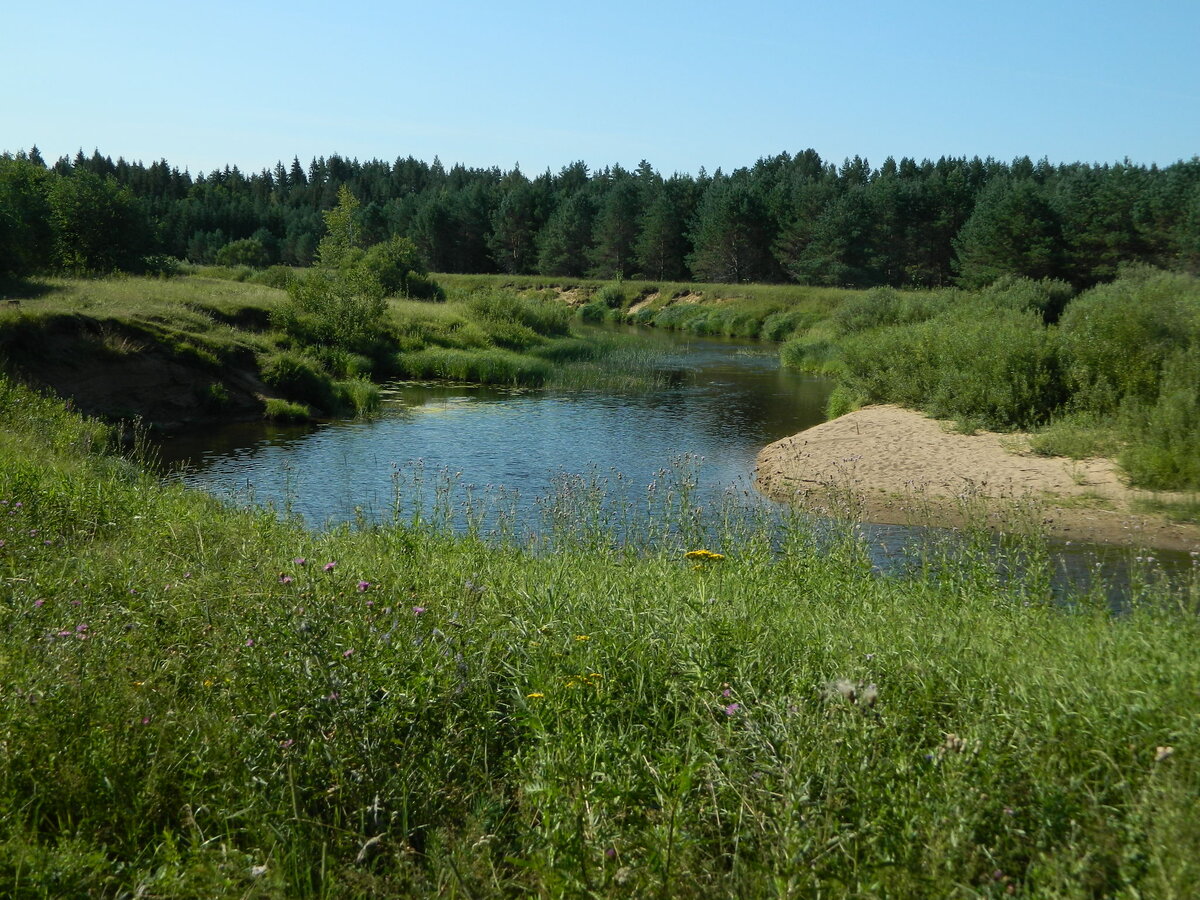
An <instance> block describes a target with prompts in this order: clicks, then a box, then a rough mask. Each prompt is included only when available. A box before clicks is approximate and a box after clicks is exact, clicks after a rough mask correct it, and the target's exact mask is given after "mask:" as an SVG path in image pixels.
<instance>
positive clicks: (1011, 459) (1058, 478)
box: [754, 405, 1200, 554]
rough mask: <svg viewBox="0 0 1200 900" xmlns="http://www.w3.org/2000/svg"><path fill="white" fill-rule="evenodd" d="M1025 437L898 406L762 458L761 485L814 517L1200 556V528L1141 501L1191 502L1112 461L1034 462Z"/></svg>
mask: <svg viewBox="0 0 1200 900" xmlns="http://www.w3.org/2000/svg"><path fill="white" fill-rule="evenodd" d="M1024 437H1025V436H1024V435H1020V434H996V433H993V432H978V433H975V434H971V435H965V434H958V433H955V432H953V431H950V430H949V424H948V423H945V422H939V421H936V420H934V419H930V418H929V417H928V416H925V415H924V414H922V413H919V412H914V411H912V410H907V409H902V408H901V407H898V406H892V405H881V406H868V407H864V408H863V409H860V410H856V411H855V412H852V413H847V414H846V415H844V416H840V417H839V418H837V419H833V420H831V421H829V422H825V423H822V424H821V425H817V426H814V427H813V428H810V429H807V430H806V431H802V432H799V433H798V434H794V435H792V436H791V437H786V438H783V439H782V440H779V441H776V442H774V443H773V444H769V445H768V446H767V447H765V448H763V450H761V451H760V452H759V454H758V457H757V460H756V465H755V470H754V483H755V486H756V487H757V488H758V489H759V490H760V491H761V492H762V493H763V494H765V495H766V496H768V497H770V498H771V499H773V500H777V501H782V502H789V503H798V504H800V505H801V506H804V507H806V508H808V509H811V510H813V511H815V512H822V513H827V514H828V513H834V514H842V515H852V516H854V517H856V518H859V519H861V520H862V521H866V522H873V523H880V524H892V525H940V526H946V527H960V526H962V525H965V524H968V523H974V524H985V525H986V526H987V527H989V528H992V529H993V530H996V531H1011V530H1018V529H1030V528H1031V526H1032V527H1037V528H1039V529H1040V530H1042V531H1043V532H1044V533H1045V534H1046V535H1047V536H1049V537H1053V538H1057V539H1064V540H1078V541H1086V542H1089V543H1098V544H1114V545H1120V546H1127V547H1132V548H1145V549H1156V550H1173V551H1178V552H1184V553H1193V554H1195V553H1200V525H1195V524H1184V523H1180V522H1174V521H1172V520H1170V519H1169V518H1168V517H1167V516H1165V515H1159V514H1153V513H1145V512H1138V511H1135V509H1134V504H1135V503H1136V502H1137V501H1138V500H1143V499H1148V498H1157V499H1164V500H1169V499H1173V498H1180V499H1181V498H1185V497H1188V496H1191V495H1187V494H1167V493H1151V492H1148V491H1139V490H1136V489H1132V488H1130V487H1128V486H1127V485H1125V484H1124V482H1123V481H1122V480H1121V478H1120V477H1119V473H1118V470H1117V467H1116V465H1115V463H1114V462H1113V461H1112V460H1109V459H1089V460H1072V459H1066V458H1063V457H1043V456H1035V455H1033V454H1032V453H1031V452H1029V450H1028V449H1027V446H1026V444H1025V440H1024Z"/></svg>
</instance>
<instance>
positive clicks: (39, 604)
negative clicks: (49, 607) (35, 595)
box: [33, 599, 46, 607]
mask: <svg viewBox="0 0 1200 900" xmlns="http://www.w3.org/2000/svg"><path fill="white" fill-rule="evenodd" d="M33 605H34V606H35V607H42V606H45V605H46V601H45V600H42V599H38V600H34V601H33Z"/></svg>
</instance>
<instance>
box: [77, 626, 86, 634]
mask: <svg viewBox="0 0 1200 900" xmlns="http://www.w3.org/2000/svg"><path fill="white" fill-rule="evenodd" d="M87 630H88V627H87V626H86V625H76V626H75V631H76V633H78V634H83V633H84V632H86V631H87Z"/></svg>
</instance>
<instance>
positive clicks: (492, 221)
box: [0, 147, 1200, 288]
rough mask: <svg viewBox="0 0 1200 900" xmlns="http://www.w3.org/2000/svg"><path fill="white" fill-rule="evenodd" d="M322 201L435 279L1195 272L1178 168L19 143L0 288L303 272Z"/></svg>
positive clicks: (912, 282)
mask: <svg viewBox="0 0 1200 900" xmlns="http://www.w3.org/2000/svg"><path fill="white" fill-rule="evenodd" d="M343 187H344V188H346V189H348V190H349V191H350V193H351V194H352V195H353V196H354V198H356V200H357V201H358V206H357V208H356V212H355V222H354V225H355V228H356V229H358V231H359V235H360V241H361V244H362V245H363V246H370V245H373V244H378V243H383V242H386V241H389V240H392V239H395V238H406V239H408V240H410V241H411V242H412V244H413V245H414V246H415V247H416V248H417V250H418V252H419V253H420V255H421V256H422V257H423V261H424V263H425V265H426V266H427V267H428V269H429V270H431V271H436V272H471V273H496V272H500V273H512V274H541V275H554V276H566V277H584V276H591V277H597V278H631V277H641V278H645V279H650V280H670V281H675V280H687V279H695V280H699V281H715V282H752V281H756V282H797V283H802V284H813V285H835V286H852V287H870V286H877V285H890V286H893V287H907V286H913V287H937V286H942V285H948V284H958V285H963V286H966V287H980V286H983V285H986V284H989V283H991V282H992V281H994V280H995V279H996V278H998V277H1000V276H1002V275H1015V276H1027V277H1030V278H1035V279H1041V278H1054V279H1061V280H1064V281H1068V282H1070V283H1071V284H1073V285H1074V286H1076V287H1077V288H1083V287H1088V286H1090V285H1092V284H1095V283H1098V282H1103V281H1108V280H1111V279H1112V278H1113V277H1115V275H1116V273H1117V270H1118V267H1119V266H1121V265H1122V264H1124V263H1129V262H1144V263H1150V264H1152V265H1155V266H1158V267H1160V268H1164V269H1171V270H1177V271H1190V272H1200V157H1193V158H1192V159H1191V160H1190V161H1180V162H1177V163H1174V164H1172V165H1170V166H1166V167H1159V166H1155V165H1151V166H1145V165H1140V164H1134V163H1131V162H1129V161H1125V162H1121V163H1115V164H1089V163H1070V164H1051V163H1049V162H1048V161H1046V160H1042V161H1039V162H1034V161H1033V160H1031V159H1029V158H1028V157H1022V158H1019V159H1016V160H1013V161H1012V162H1008V163H1006V162H998V161H996V160H994V159H990V158H989V159H980V158H978V157H974V158H971V159H968V158H965V157H942V158H940V159H938V160H937V161H936V162H934V161H930V160H922V161H920V162H918V161H916V160H913V159H909V158H904V159H901V160H900V161H899V162H897V161H896V160H895V159H893V158H890V157H889V158H888V159H887V160H885V161H884V162H883V164H882V165H880V166H878V167H873V166H872V165H870V163H869V162H868V161H867V160H865V159H862V158H860V157H857V156H856V157H854V158H853V159H847V160H844V161H843V162H842V164H841V165H835V164H834V163H832V162H829V161H826V160H823V159H822V158H821V157H820V155H818V154H817V153H816V152H815V151H814V150H811V149H810V150H804V151H802V152H799V153H796V154H795V155H792V154H789V153H781V154H779V155H777V156H771V157H764V158H762V159H759V160H758V161H757V162H756V163H755V164H754V165H753V166H750V167H745V168H739V169H736V170H734V171H732V172H729V173H725V172H722V171H721V170H719V169H718V170H717V171H716V172H714V173H713V174H711V175H710V174H708V173H707V172H705V171H704V170H703V169H701V170H700V172H699V173H698V174H696V175H690V174H679V173H676V174H673V175H671V176H669V177H664V176H663V175H661V174H660V173H659V172H658V171H656V170H655V169H654V168H653V167H652V166H651V165H650V163H648V162H645V161H643V162H642V163H640V164H639V165H638V166H637V167H636V168H635V169H633V170H628V169H625V168H622V167H621V166H610V167H605V168H603V169H599V170H592V169H589V167H588V166H587V165H586V164H585V163H583V162H574V163H571V164H570V165H568V166H565V167H563V168H562V169H561V170H560V171H559V172H557V173H553V172H551V171H549V170H547V171H546V172H543V173H542V174H540V175H536V176H534V177H529V176H527V175H526V174H525V173H523V172H522V171H521V170H520V169H519V167H514V168H512V169H510V170H507V171H504V170H501V169H500V168H498V167H492V168H468V167H466V166H463V165H455V166H453V167H452V168H450V169H447V168H445V167H444V166H443V165H442V163H441V162H440V161H439V160H438V159H436V158H435V159H434V161H433V162H432V163H426V162H423V161H420V160H417V159H414V158H413V157H411V156H410V157H407V158H398V159H396V160H395V161H394V162H390V163H389V162H386V161H382V160H370V161H368V162H359V161H358V160H357V159H346V158H344V157H341V156H338V155H333V156H330V157H328V158H326V157H321V158H318V159H314V160H313V161H312V162H311V163H310V164H309V165H308V166H303V165H302V164H301V163H300V161H299V159H293V160H292V163H291V165H290V166H286V165H284V164H283V163H282V162H280V163H277V164H276V165H275V167H274V169H273V170H267V169H264V170H262V171H260V172H257V173H250V174H247V173H243V172H242V171H240V170H239V169H238V168H237V167H228V166H227V167H225V168H224V169H221V170H214V171H212V172H208V173H204V172H201V173H199V174H197V175H196V176H192V175H191V174H190V173H188V172H187V171H182V172H181V171H180V170H179V169H178V168H176V167H174V166H171V165H170V164H169V163H168V162H167V161H166V160H160V161H157V162H154V163H151V164H150V165H148V166H147V165H145V164H143V163H141V162H134V163H130V162H127V161H125V160H124V159H118V160H117V161H116V162H113V160H112V159H111V157H108V156H103V155H101V154H100V152H99V151H95V152H93V154H92V155H91V156H90V157H89V156H85V155H84V154H83V152H82V151H80V152H79V153H77V154H76V155H75V157H74V158H73V159H71V158H68V157H62V158H60V159H59V160H57V161H56V162H54V163H53V164H47V163H46V162H45V161H44V160H43V159H42V157H41V155H40V153H39V152H38V150H37V148H36V147H34V148H32V149H31V150H30V151H28V152H26V151H20V152H17V153H15V154H13V153H5V154H3V155H0V274H8V275H26V274H31V273H35V272H42V271H55V270H58V271H72V272H108V271H114V270H123V271H138V270H151V271H153V270H155V269H156V268H161V267H162V266H163V265H165V264H167V263H168V262H169V261H170V260H174V259H178V260H186V261H190V262H193V263H201V264H206V263H216V264H228V265H251V266H267V265H274V264H282V265H288V266H307V265H310V264H311V263H312V262H313V260H314V257H315V255H316V252H317V248H318V245H319V244H320V241H321V239H322V237H323V236H324V235H325V232H326V225H325V218H324V213H326V212H327V211H329V210H330V209H333V208H334V207H335V206H336V205H337V203H338V196H339V191H340V190H341V189H342V188H343Z"/></svg>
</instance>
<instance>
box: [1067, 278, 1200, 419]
mask: <svg viewBox="0 0 1200 900" xmlns="http://www.w3.org/2000/svg"><path fill="white" fill-rule="evenodd" d="M1060 328H1061V330H1060V333H1059V337H1060V341H1061V344H1062V350H1063V358H1064V366H1065V370H1066V379H1067V385H1068V387H1069V388H1070V389H1071V391H1072V392H1073V393H1074V394H1075V395H1076V402H1077V403H1078V404H1079V406H1080V407H1081V408H1084V409H1088V410H1091V411H1094V412H1097V413H1100V414H1114V413H1116V411H1117V410H1118V409H1119V408H1120V407H1121V406H1122V404H1123V403H1125V402H1136V403H1139V404H1154V403H1156V402H1157V400H1158V396H1159V379H1160V377H1161V374H1162V365H1163V361H1164V360H1165V359H1167V357H1169V356H1170V355H1171V354H1172V353H1173V352H1174V351H1177V350H1182V349H1185V348H1186V347H1187V346H1188V345H1189V344H1197V343H1200V282H1198V281H1197V280H1196V279H1194V278H1187V277H1186V276H1179V275H1169V274H1167V273H1164V272H1156V271H1154V270H1148V269H1142V270H1136V271H1134V272H1131V273H1130V274H1128V275H1127V276H1125V277H1123V278H1121V279H1119V280H1117V281H1115V282H1113V283H1112V284H1106V285H1101V286H1099V287H1095V288H1093V289H1092V290H1090V291H1088V292H1087V293H1085V294H1082V295H1080V296H1079V297H1078V298H1076V299H1075V300H1073V301H1072V302H1071V303H1070V304H1069V305H1068V306H1067V308H1066V310H1065V311H1064V313H1063V315H1062V319H1061V325H1060Z"/></svg>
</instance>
